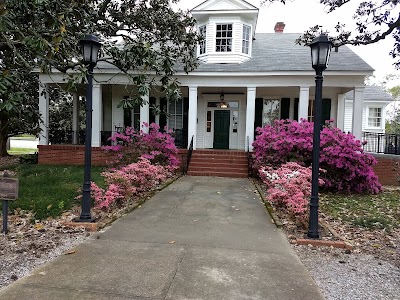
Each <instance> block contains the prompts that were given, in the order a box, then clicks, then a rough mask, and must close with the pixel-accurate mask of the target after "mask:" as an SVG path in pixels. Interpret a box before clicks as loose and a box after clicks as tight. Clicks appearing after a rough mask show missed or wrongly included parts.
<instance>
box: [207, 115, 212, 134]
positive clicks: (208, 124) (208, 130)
mask: <svg viewBox="0 0 400 300" xmlns="http://www.w3.org/2000/svg"><path fill="white" fill-rule="evenodd" d="M207 132H211V111H210V110H209V111H207Z"/></svg>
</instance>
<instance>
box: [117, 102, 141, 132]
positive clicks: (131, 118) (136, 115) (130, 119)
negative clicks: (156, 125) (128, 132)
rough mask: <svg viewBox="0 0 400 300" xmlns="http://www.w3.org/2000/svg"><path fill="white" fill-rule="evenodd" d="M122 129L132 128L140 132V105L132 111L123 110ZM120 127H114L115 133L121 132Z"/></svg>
mask: <svg viewBox="0 0 400 300" xmlns="http://www.w3.org/2000/svg"><path fill="white" fill-rule="evenodd" d="M124 127H133V128H135V129H136V130H140V105H139V104H136V105H135V106H134V108H133V109H130V108H124ZM121 129H122V128H121V127H120V126H116V131H119V130H121Z"/></svg>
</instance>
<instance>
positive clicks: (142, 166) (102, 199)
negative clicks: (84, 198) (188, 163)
mask: <svg viewBox="0 0 400 300" xmlns="http://www.w3.org/2000/svg"><path fill="white" fill-rule="evenodd" d="M101 175H102V176H103V177H104V179H105V182H106V184H107V185H108V187H107V188H106V189H102V188H100V187H98V186H97V185H96V184H95V183H94V182H92V183H91V192H92V197H93V199H94V204H95V206H96V207H98V208H100V209H110V208H112V207H113V206H117V205H119V204H122V203H123V202H124V201H128V200H130V199H132V198H133V197H137V196H140V195H141V194H143V193H144V192H146V191H149V190H151V189H152V188H153V187H155V186H157V185H159V184H160V183H162V182H164V181H165V180H166V179H167V178H168V177H169V176H170V175H171V172H170V169H169V168H168V167H165V166H162V165H154V164H152V163H151V161H150V160H148V159H146V158H143V157H142V158H140V159H139V161H138V162H136V163H132V164H129V165H126V166H122V167H120V168H118V169H112V170H110V171H106V172H103V173H102V174H101Z"/></svg>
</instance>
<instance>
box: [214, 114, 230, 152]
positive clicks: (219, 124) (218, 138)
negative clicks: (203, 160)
mask: <svg viewBox="0 0 400 300" xmlns="http://www.w3.org/2000/svg"><path fill="white" fill-rule="evenodd" d="M229 120H230V111H229V110H215V111H214V149H229Z"/></svg>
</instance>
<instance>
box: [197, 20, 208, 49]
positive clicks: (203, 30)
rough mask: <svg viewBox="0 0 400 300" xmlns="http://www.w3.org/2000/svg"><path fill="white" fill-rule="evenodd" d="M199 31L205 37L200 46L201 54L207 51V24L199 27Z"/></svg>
mask: <svg viewBox="0 0 400 300" xmlns="http://www.w3.org/2000/svg"><path fill="white" fill-rule="evenodd" d="M199 33H200V35H201V36H202V37H203V40H202V41H201V42H200V43H199V48H200V55H202V54H205V53H206V52H207V50H206V49H207V48H206V45H207V26H206V25H202V26H200V27H199Z"/></svg>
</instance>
